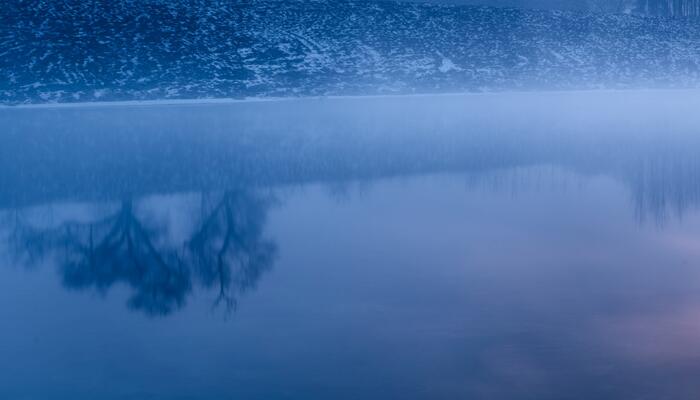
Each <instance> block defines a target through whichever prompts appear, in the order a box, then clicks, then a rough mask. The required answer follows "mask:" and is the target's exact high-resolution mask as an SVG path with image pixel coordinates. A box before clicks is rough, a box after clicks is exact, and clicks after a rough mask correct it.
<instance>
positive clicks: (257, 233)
mask: <svg viewBox="0 0 700 400" xmlns="http://www.w3.org/2000/svg"><path fill="white" fill-rule="evenodd" d="M212 197H217V196H208V195H202V214H203V218H202V221H201V224H200V226H199V227H198V229H197V230H196V232H195V233H194V235H193V236H192V238H191V239H190V240H189V241H188V242H187V249H188V250H189V251H188V253H189V254H190V255H191V257H192V265H193V266H194V267H195V271H197V273H198V275H199V278H200V280H201V283H202V285H203V286H205V287H208V288H210V287H214V286H216V287H217V288H218V291H219V295H218V297H217V299H216V301H215V303H214V305H215V306H217V305H219V304H222V303H223V304H225V305H226V308H227V309H231V308H233V307H235V306H236V295H237V294H238V293H242V292H244V291H246V290H248V289H250V288H253V287H254V286H255V284H256V283H257V281H258V279H260V276H261V274H262V273H263V272H265V271H266V270H268V269H270V268H271V266H272V263H273V259H274V255H275V250H276V247H275V245H274V243H272V242H270V241H267V240H264V239H263V238H262V235H263V227H264V223H265V216H266V214H267V209H268V207H269V205H270V200H269V199H263V198H257V197H255V196H253V195H251V194H250V193H247V192H245V191H229V192H226V193H224V194H223V195H222V196H220V198H218V199H216V200H215V201H213V202H212Z"/></svg>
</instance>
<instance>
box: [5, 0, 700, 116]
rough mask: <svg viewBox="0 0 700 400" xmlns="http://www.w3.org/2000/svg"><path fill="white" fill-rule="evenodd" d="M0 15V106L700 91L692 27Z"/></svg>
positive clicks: (574, 21) (164, 5)
mask: <svg viewBox="0 0 700 400" xmlns="http://www.w3.org/2000/svg"><path fill="white" fill-rule="evenodd" d="M136 3H138V4H136ZM0 18H1V19H2V21H3V23H2V24H1V25H0V102H2V103H5V104H26V103H47V102H86V101H115V100H120V101H123V100H153V99H201V98H239V99H240V98H250V97H280V96H284V97H287V96H327V95H358V94H362V95H367V94H392V93H394V94H396V93H401V94H408V93H436V92H482V91H502V90H540V89H548V90H552V89H554V90H563V89H565V90H569V89H600V88H673V87H682V88H688V87H696V86H698V83H700V80H699V79H700V66H699V65H698V61H697V60H698V59H700V27H699V26H698V25H697V24H696V23H694V22H692V21H686V20H680V19H676V20H674V19H662V18H650V17H640V16H631V15H604V14H592V13H570V12H556V11H537V10H517V9H502V8H488V7H473V6H440V5H434V4H433V5H431V4H414V3H398V2H349V1H285V2H278V1H259V0H256V1H219V0H176V1H161V0H151V1H146V2H142V1H139V2H135V1H133V0H118V1H111V2H107V1H104V2H102V1H98V2H84V1H80V0H67V1H61V2H56V1H45V0H28V1H11V2H8V3H7V4H4V6H3V7H2V9H0Z"/></svg>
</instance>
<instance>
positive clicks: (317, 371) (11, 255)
mask: <svg viewBox="0 0 700 400" xmlns="http://www.w3.org/2000/svg"><path fill="white" fill-rule="evenodd" d="M699 105H700V93H699V92H694V91H676V92H674V91H666V92H664V91H639V92H624V91H622V92H614V91H610V92H602V91H601V92H570V93H565V92H561V93H557V92H550V93H530V94H526V93H522V94H505V93H503V94H483V95H479V94H475V95H463V96H461V95H444V96H407V97H391V96H388V97H374V98H325V99H324V98H320V99H305V100H302V99H297V100H280V101H260V102H230V103H225V102H211V103H203V104H190V103H173V104H158V103H143V104H135V103H124V104H111V105H83V106H66V107H61V106H57V107H24V108H22V107H19V108H12V107H7V108H0V126H2V129H1V130H0V320H1V321H3V329H2V330H1V331H0V371H1V372H2V373H1V374H0V398H2V399H11V400H14V399H22V400H24V399H73V400H75V399H97V398H99V399H114V400H121V399H154V400H160V399H183V400H184V399H232V398H240V399H327V398H332V399H368V398H369V399H373V398H377V399H455V398H469V399H533V400H534V399H537V400H542V399H552V400H554V399H557V400H558V399H606V398H611V399H612V398H614V399H662V398H667V399H689V400H690V399H696V398H698V396H699V395H700V381H698V379H697V377H698V375H699V374H700V213H699V212H698V210H699V209H700V156H699V153H698V149H700V134H699V133H700V132H699V130H700V113H698V112H697V107H698V106H699Z"/></svg>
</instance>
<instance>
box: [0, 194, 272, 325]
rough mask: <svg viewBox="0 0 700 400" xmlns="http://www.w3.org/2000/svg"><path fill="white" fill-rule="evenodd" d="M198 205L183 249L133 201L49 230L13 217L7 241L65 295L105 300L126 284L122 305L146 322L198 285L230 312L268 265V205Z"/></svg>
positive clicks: (239, 201) (245, 201) (209, 201)
mask: <svg viewBox="0 0 700 400" xmlns="http://www.w3.org/2000/svg"><path fill="white" fill-rule="evenodd" d="M201 198H202V207H201V212H202V213H201V216H199V217H198V218H197V217H195V218H197V219H199V220H201V221H200V222H197V223H196V228H195V230H194V232H193V233H191V235H189V238H188V239H187V240H185V242H184V243H183V242H174V241H173V240H172V239H170V238H169V235H168V227H167V226H158V224H156V223H153V222H152V221H149V220H148V219H147V218H144V217H143V216H139V215H138V214H137V212H136V210H135V206H134V203H133V201H132V200H125V201H123V202H121V203H120V204H119V206H118V209H117V210H116V212H112V213H107V215H106V216H103V217H100V218H97V219H93V220H90V221H88V222H83V221H80V222H79V221H73V220H71V221H64V222H62V223H60V224H59V225H58V226H53V227H49V228H47V227H36V226H33V225H32V224H31V223H29V222H28V221H26V220H25V219H23V218H22V217H21V216H20V215H19V213H15V216H14V222H15V224H14V229H13V230H12V232H11V233H10V236H9V241H10V243H11V249H12V252H13V253H14V254H15V256H16V257H17V259H18V260H21V261H22V262H23V263H24V264H25V265H34V264H36V263H38V262H39V261H43V260H49V261H52V262H55V263H56V264H57V266H58V268H59V270H60V272H61V276H62V279H63V284H64V286H65V287H66V288H69V289H78V290H84V289H89V288H93V289H96V290H97V291H98V292H100V293H103V294H105V293H107V291H108V290H109V289H110V288H112V287H114V286H115V285H116V284H120V283H121V284H126V285H127V286H128V287H129V288H131V289H132V291H133V292H132V294H131V295H130V297H129V299H128V306H129V307H130V308H131V309H133V310H138V311H141V312H144V313H145V314H147V315H152V316H154V315H168V314H170V313H172V312H173V311H176V310H178V309H180V308H182V307H183V306H184V305H185V303H186V299H187V298H188V296H189V295H190V294H191V293H192V289H193V285H194V284H197V283H198V284H200V285H201V286H203V287H204V288H207V289H209V288H216V289H217V291H218V295H217V298H216V301H215V303H214V305H215V306H219V305H224V306H225V309H226V310H227V311H230V310H232V309H234V308H235V306H236V299H237V296H238V295H239V294H241V293H243V292H244V291H246V290H248V289H250V288H253V287H254V286H255V284H256V282H257V281H258V279H259V278H260V276H261V275H262V274H263V272H265V271H266V270H268V269H270V268H271V266H272V263H273V260H274V254H275V245H274V243H272V242H270V241H267V240H265V239H263V227H264V223H265V217H266V214H267V210H268V208H269V206H270V204H271V201H270V200H268V199H265V198H263V197H259V196H256V195H254V194H251V193H249V192H247V191H244V190H241V191H230V192H226V193H224V194H222V195H218V196H216V195H210V194H206V195H205V194H203V195H202V196H201ZM209 205H211V206H209ZM192 217H193V216H191V215H190V217H189V218H192ZM146 221H148V223H147V222H146Z"/></svg>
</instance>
